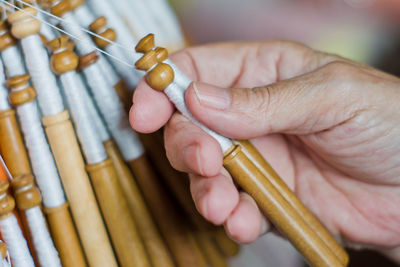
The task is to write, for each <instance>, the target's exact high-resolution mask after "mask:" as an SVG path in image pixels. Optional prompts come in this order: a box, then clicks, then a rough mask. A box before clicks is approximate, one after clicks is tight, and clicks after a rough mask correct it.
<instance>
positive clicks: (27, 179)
mask: <svg viewBox="0 0 400 267" xmlns="http://www.w3.org/2000/svg"><path fill="white" fill-rule="evenodd" d="M12 187H13V189H14V195H15V200H16V202H17V206H18V208H19V209H21V210H27V209H30V208H33V207H36V206H39V205H40V202H41V201H42V198H41V196H40V192H39V190H38V189H37V188H36V186H35V184H34V180H33V176H32V175H30V174H29V175H20V176H17V177H15V178H14V180H13V181H12Z"/></svg>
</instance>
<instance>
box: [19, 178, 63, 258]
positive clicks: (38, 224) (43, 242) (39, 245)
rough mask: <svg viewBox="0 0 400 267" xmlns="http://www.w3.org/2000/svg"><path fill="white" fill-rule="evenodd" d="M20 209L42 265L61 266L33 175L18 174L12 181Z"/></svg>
mask: <svg viewBox="0 0 400 267" xmlns="http://www.w3.org/2000/svg"><path fill="white" fill-rule="evenodd" d="M12 187H13V189H14V196H15V200H16V203H17V207H18V209H20V210H22V211H23V212H24V213H25V216H26V219H27V221H28V226H29V228H30V231H31V233H32V239H33V243H34V246H35V250H36V253H37V256H38V259H39V263H40V265H41V266H61V261H60V258H59V257H58V253H57V250H56V249H55V247H54V244H53V241H52V239H51V237H50V234H49V232H48V230H47V225H46V221H45V219H44V217H43V214H42V210H41V209H40V202H41V196H40V193H39V190H38V189H37V188H36V186H35V185H34V182H33V177H32V175H20V176H16V177H15V178H14V179H13V181H12Z"/></svg>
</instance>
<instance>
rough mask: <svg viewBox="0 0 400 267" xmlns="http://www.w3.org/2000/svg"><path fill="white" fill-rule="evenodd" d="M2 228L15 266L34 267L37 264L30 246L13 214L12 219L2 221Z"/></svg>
mask: <svg viewBox="0 0 400 267" xmlns="http://www.w3.org/2000/svg"><path fill="white" fill-rule="evenodd" d="M0 228H1V233H2V234H3V237H4V241H5V242H6V244H7V248H8V252H9V253H10V256H11V260H12V263H13V266H14V267H34V266H35V264H34V263H33V259H32V256H31V254H30V253H29V249H28V244H27V243H26V240H25V238H24V236H23V235H22V232H21V229H20V228H19V225H18V222H17V219H16V218H15V216H14V215H13V214H11V216H10V217H7V218H5V219H3V220H0Z"/></svg>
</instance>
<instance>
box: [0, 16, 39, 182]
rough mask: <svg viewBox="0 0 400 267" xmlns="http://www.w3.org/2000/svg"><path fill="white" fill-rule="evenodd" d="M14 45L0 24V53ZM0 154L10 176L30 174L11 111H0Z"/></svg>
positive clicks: (2, 24)
mask: <svg viewBox="0 0 400 267" xmlns="http://www.w3.org/2000/svg"><path fill="white" fill-rule="evenodd" d="M15 44H16V41H15V39H14V38H13V37H12V36H11V34H10V33H9V32H8V29H7V25H6V21H4V20H3V21H1V22H0V52H2V51H4V50H6V49H7V48H9V47H11V46H14V45H15ZM0 153H1V155H2V156H3V158H4V161H5V163H6V164H7V166H8V168H9V170H10V173H11V175H13V176H15V175H22V174H29V173H31V172H32V171H31V167H30V165H29V161H28V156H27V153H26V150H25V146H24V143H23V140H22V135H21V132H20V129H19V126H18V123H17V120H16V118H15V111H14V110H13V109H6V110H1V111H0Z"/></svg>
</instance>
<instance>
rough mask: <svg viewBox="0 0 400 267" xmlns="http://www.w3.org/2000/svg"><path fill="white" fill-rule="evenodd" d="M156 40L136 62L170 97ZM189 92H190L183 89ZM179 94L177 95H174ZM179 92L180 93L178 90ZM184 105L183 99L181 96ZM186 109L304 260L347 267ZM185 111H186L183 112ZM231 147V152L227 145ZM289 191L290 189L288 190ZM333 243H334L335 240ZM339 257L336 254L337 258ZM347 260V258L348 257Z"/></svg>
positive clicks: (169, 79) (169, 77)
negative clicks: (213, 140)
mask: <svg viewBox="0 0 400 267" xmlns="http://www.w3.org/2000/svg"><path fill="white" fill-rule="evenodd" d="M152 38H153V36H148V37H147V38H145V39H144V40H143V42H140V43H139V44H138V46H137V51H141V52H145V54H144V56H143V57H142V58H141V59H140V60H138V61H137V62H136V67H137V68H138V69H141V70H145V71H148V70H149V72H148V74H147V75H146V81H147V82H148V84H149V85H150V86H151V87H152V88H154V89H156V90H159V91H163V90H168V93H169V94H173V92H176V90H175V87H171V86H170V85H174V86H176V85H175V84H173V81H174V78H175V75H174V70H173V69H172V67H171V66H169V65H167V64H165V63H158V62H159V60H157V52H156V50H152V49H153V47H154V41H153V40H152ZM183 89H186V88H183ZM172 90H175V91H172ZM178 90H179V89H178ZM180 97H181V100H183V101H184V99H183V95H182V94H181V95H180ZM175 104H176V105H180V107H181V108H182V110H181V112H182V113H183V114H185V115H186V116H188V117H189V118H190V119H192V120H194V121H195V122H196V123H197V124H198V125H199V126H200V127H201V128H202V129H204V130H205V131H206V132H208V133H210V134H212V135H213V137H214V138H217V141H218V142H220V145H221V147H222V148H223V151H224V155H225V157H224V167H225V168H226V169H227V170H228V171H229V172H230V174H231V175H232V177H233V178H234V179H235V181H236V182H237V183H238V184H239V185H240V186H241V187H242V188H243V189H244V190H245V191H246V192H247V193H249V194H250V195H251V196H252V197H253V198H254V199H255V201H256V202H257V204H258V205H259V207H260V209H261V210H262V211H263V212H264V214H266V215H267V216H268V217H269V219H270V220H271V221H272V222H273V223H274V225H275V226H276V227H277V228H278V229H279V230H280V231H281V232H282V233H283V234H284V235H286V236H287V238H288V239H289V240H290V241H291V242H292V243H293V244H294V246H295V247H296V248H297V249H298V250H299V251H300V252H301V253H302V254H303V256H304V257H305V258H306V259H307V261H309V263H310V264H312V265H314V266H343V265H347V258H339V257H340V256H343V254H340V255H338V253H337V250H336V248H337V247H339V248H340V246H339V245H337V244H336V246H335V247H334V249H332V248H331V247H330V246H329V245H330V244H326V243H325V242H324V241H323V240H321V239H320V237H319V235H317V234H316V233H314V232H313V230H312V228H310V226H309V224H308V223H306V222H305V221H304V219H303V218H302V217H301V216H300V215H299V213H298V212H297V211H296V210H295V209H294V207H293V206H291V205H290V204H288V203H287V200H286V199H285V198H284V197H283V196H282V194H281V193H280V192H279V191H278V189H277V188H276V187H275V186H274V185H273V183H271V181H270V179H268V178H269V177H265V176H264V175H263V173H262V172H261V171H260V170H259V169H258V168H257V167H256V166H255V165H254V164H253V163H252V162H251V161H250V160H249V159H248V158H247V156H246V155H245V154H244V153H243V152H242V151H241V148H240V146H237V145H236V146H235V145H233V144H232V143H231V141H230V140H228V139H226V138H224V137H222V136H219V135H218V134H217V133H215V132H212V131H210V130H209V129H208V128H206V127H205V126H204V125H202V124H201V123H199V122H198V121H197V120H195V118H194V117H193V115H192V114H191V113H190V112H189V111H188V110H187V108H186V107H184V106H183V105H184V103H180V102H179V103H178V102H176V103H175ZM183 109H185V110H183ZM228 143H230V145H229V146H230V148H229V147H227V144H228ZM286 190H288V188H286ZM331 240H334V239H333V237H332V238H331ZM334 253H336V254H334ZM344 255H345V256H347V255H346V254H345V253H344Z"/></svg>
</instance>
